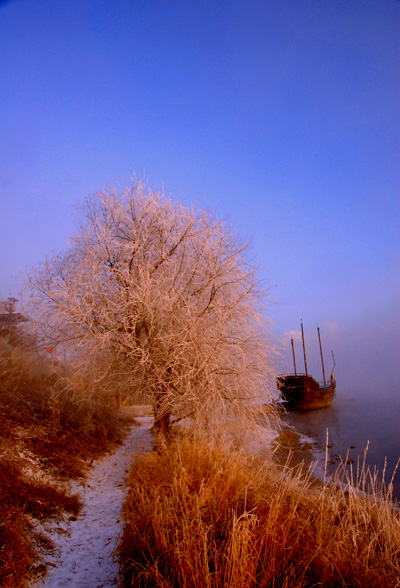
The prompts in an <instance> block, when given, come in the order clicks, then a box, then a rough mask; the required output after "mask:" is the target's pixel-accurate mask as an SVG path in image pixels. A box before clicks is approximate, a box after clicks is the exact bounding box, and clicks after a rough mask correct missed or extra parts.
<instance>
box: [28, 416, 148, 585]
mask: <svg viewBox="0 0 400 588" xmlns="http://www.w3.org/2000/svg"><path fill="white" fill-rule="evenodd" d="M137 421H138V422H140V424H141V426H140V427H132V429H131V432H130V434H129V435H128V437H127V438H126V440H125V441H124V444H123V445H121V446H120V447H119V448H118V449H117V451H116V452H115V453H113V454H111V455H108V456H106V457H105V458H103V459H102V460H99V461H97V462H96V463H95V465H94V467H93V469H92V470H91V472H90V473H89V474H88V476H87V478H86V479H85V481H84V482H83V483H81V484H80V483H78V482H75V483H73V484H72V485H71V491H72V492H77V493H79V494H80V495H81V497H82V501H83V508H82V510H81V512H80V514H79V516H78V518H77V519H76V520H68V519H67V520H65V521H64V522H62V523H59V524H58V526H57V530H54V531H53V533H51V535H50V537H51V539H52V541H53V543H54V545H55V553H54V556H51V557H48V559H47V561H46V564H48V569H49V572H48V575H47V576H46V577H45V578H44V580H41V581H39V582H38V583H36V584H35V585H34V586H32V588H64V587H68V588H111V587H113V586H118V580H119V572H118V564H117V562H115V561H114V559H113V555H112V552H113V550H114V549H115V547H116V545H117V542H118V539H119V537H120V536H121V535H122V527H123V520H122V516H121V508H122V503H123V500H124V496H125V487H124V480H125V478H126V476H127V474H128V471H129V468H130V465H131V463H132V456H133V455H134V454H135V453H138V452H140V451H141V450H144V451H146V450H149V449H151V447H152V445H153V437H152V435H151V432H150V428H151V426H152V424H153V419H151V418H148V417H144V418H140V419H137Z"/></svg>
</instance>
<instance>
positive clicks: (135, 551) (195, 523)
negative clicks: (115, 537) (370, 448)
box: [118, 439, 400, 588]
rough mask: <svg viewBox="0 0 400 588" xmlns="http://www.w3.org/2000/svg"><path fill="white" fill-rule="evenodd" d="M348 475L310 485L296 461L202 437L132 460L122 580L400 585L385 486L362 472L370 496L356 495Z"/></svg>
mask: <svg viewBox="0 0 400 588" xmlns="http://www.w3.org/2000/svg"><path fill="white" fill-rule="evenodd" d="M346 475H347V474H346V471H345V470H344V471H343V472H342V473H341V474H340V473H338V479H337V480H336V483H334V484H329V485H328V484H327V483H325V484H318V483H316V482H315V481H314V480H313V479H312V477H311V476H310V475H309V474H307V473H305V472H304V471H302V470H301V468H297V469H295V470H293V469H291V468H289V467H288V466H287V465H286V466H285V467H283V468H278V467H276V466H275V465H274V464H273V463H272V461H270V460H264V461H261V460H260V459H259V458H256V457H251V456H249V455H248V454H246V453H245V452H243V451H237V450H233V447H230V446H222V445H220V444H218V442H210V441H206V440H202V441H201V442H200V441H199V440H197V441H195V440H193V439H192V440H190V439H183V440H182V439H181V440H177V441H175V442H174V443H172V445H171V446H170V447H168V448H167V449H166V450H165V451H164V452H163V453H161V454H156V453H151V454H148V455H145V456H142V457H139V458H137V459H136V461H135V463H134V466H133V467H132V470H131V473H130V476H129V493H128V497H127V499H126V503H125V507H124V514H125V520H126V524H125V530H124V534H123V537H122V539H121V542H120V545H119V550H118V553H119V557H120V561H121V564H122V567H123V570H124V577H125V586H126V587H128V586H138V587H145V586H146V587H163V588H166V587H167V586H168V587H170V586H176V587H181V586H182V587H185V588H191V587H195V586H196V587H199V586H201V587H203V586H204V587H207V588H217V587H218V588H220V587H221V588H222V587H224V588H225V587H226V588H228V587H230V588H253V587H284V586H287V587H289V586H290V587H300V586H301V587H310V588H311V586H313V587H314V586H326V587H334V586H343V587H344V586H355V587H356V586H357V587H358V586H359V587H361V586H362V587H365V588H367V587H368V588H373V587H379V588H381V587H388V588H389V587H392V588H393V587H394V586H396V585H399V584H398V582H399V580H400V519H399V514H398V513H396V512H394V511H393V509H392V505H391V502H390V491H389V492H386V493H385V492H384V491H383V490H382V488H378V484H377V482H376V480H374V479H373V477H372V479H371V477H369V473H368V472H367V471H365V470H364V473H363V476H361V478H360V479H359V480H358V484H359V487H362V486H363V485H364V487H366V485H367V481H369V486H370V487H369V495H368V496H367V495H366V494H365V493H364V494H362V493H361V495H360V492H359V491H356V490H355V489H353V488H350V487H349V486H348V484H347V482H349V481H350V480H346V479H345V476H346ZM353 481H354V480H353ZM339 482H340V484H339Z"/></svg>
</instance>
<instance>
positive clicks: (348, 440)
mask: <svg viewBox="0 0 400 588" xmlns="http://www.w3.org/2000/svg"><path fill="white" fill-rule="evenodd" d="M283 420H284V421H285V422H286V423H288V424H290V425H291V426H293V427H294V428H295V429H296V430H297V431H298V432H299V433H301V434H303V435H306V436H307V437H310V438H311V439H314V440H315V441H316V442H317V444H318V446H320V448H321V450H322V451H323V452H324V451H325V447H326V432H327V429H328V444H329V449H328V464H329V465H328V471H330V472H332V471H333V469H334V468H335V467H337V464H339V463H340V460H341V459H346V457H347V456H348V458H349V459H350V460H352V461H353V464H354V465H353V468H356V464H357V459H358V458H359V459H360V460H361V463H362V461H363V458H364V452H365V449H366V447H367V445H368V451H367V453H366V464H367V465H369V466H370V469H371V470H372V471H373V470H374V468H376V469H378V470H379V471H380V472H382V471H383V469H384V467H385V461H386V463H387V465H386V476H385V480H386V483H387V482H389V480H390V479H391V477H392V474H393V472H394V470H395V468H396V464H397V462H398V460H399V458H400V395H396V394H385V393H381V394H376V395H371V394H366V395H364V394H363V391H362V390H360V391H359V393H353V394H349V393H343V394H341V393H340V390H339V392H337V393H336V397H335V399H334V401H333V404H332V406H331V407H329V408H323V409H319V410H313V411H310V412H298V411H292V412H289V413H288V414H286V415H284V417H283ZM393 497H394V498H396V499H397V500H398V501H400V468H399V469H398V470H397V473H396V475H395V477H394V483H393Z"/></svg>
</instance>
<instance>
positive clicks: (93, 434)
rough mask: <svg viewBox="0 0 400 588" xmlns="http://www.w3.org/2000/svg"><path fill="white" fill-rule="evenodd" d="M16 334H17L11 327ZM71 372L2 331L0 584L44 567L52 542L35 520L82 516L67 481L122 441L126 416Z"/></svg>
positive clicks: (12, 583)
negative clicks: (87, 391) (91, 392)
mask: <svg viewBox="0 0 400 588" xmlns="http://www.w3.org/2000/svg"><path fill="white" fill-rule="evenodd" d="M11 335H12V333H11ZM72 380H73V379H72V378H71V377H70V375H69V373H68V370H67V369H66V368H65V367H63V366H59V365H52V364H51V363H50V362H49V361H46V360H45V359H43V358H42V357H41V356H40V355H39V354H38V352H37V350H36V349H35V347H34V346H33V345H31V344H30V345H28V344H27V342H26V340H25V339H22V340H21V338H20V337H18V338H17V337H16V336H15V334H14V336H13V337H11V336H10V334H8V336H7V334H6V336H3V337H0V430H1V437H0V586H2V587H7V588H19V587H21V586H24V584H25V582H26V580H27V578H28V577H30V576H31V575H32V573H33V572H34V571H35V569H36V570H41V568H42V567H43V566H41V564H40V562H39V554H40V553H41V551H43V549H44V548H46V549H49V548H50V547H51V546H50V545H49V544H48V541H46V539H45V538H44V536H43V535H41V534H40V533H39V532H36V531H35V519H36V520H44V519H47V518H57V517H60V516H61V515H62V513H63V512H65V511H67V512H70V513H71V514H72V515H76V514H77V512H78V511H79V508H80V502H79V499H78V497H77V496H71V495H70V494H69V493H68V492H67V490H66V488H65V486H64V485H63V483H62V482H63V481H67V480H68V479H70V478H73V477H78V476H82V475H84V473H85V471H86V469H87V467H88V465H89V463H90V461H91V460H92V459H94V458H96V457H98V456H99V455H100V454H102V453H104V452H106V451H107V450H109V449H110V448H111V447H112V446H113V445H115V444H116V443H118V442H120V441H121V440H122V438H123V435H124V429H125V427H126V420H125V421H124V420H123V419H122V418H121V417H120V416H119V415H118V414H117V411H116V407H115V406H112V405H110V404H109V403H108V404H107V403H106V401H105V399H104V398H101V397H100V396H99V395H98V396H97V398H96V397H92V398H88V397H87V396H86V395H85V393H84V388H83V383H82V382H81V387H80V388H79V386H77V385H76V383H74V384H72V383H71V382H72Z"/></svg>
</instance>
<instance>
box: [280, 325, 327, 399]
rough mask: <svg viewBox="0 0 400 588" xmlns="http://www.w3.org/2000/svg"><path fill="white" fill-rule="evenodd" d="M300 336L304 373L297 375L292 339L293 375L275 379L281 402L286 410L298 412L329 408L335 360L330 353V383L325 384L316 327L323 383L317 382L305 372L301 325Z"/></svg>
mask: <svg viewBox="0 0 400 588" xmlns="http://www.w3.org/2000/svg"><path fill="white" fill-rule="evenodd" d="M301 336H302V340H303V351H304V365H305V369H306V371H305V373H302V374H299V373H297V369H296V358H295V354H294V345H293V339H292V340H291V343H292V353H293V363H294V373H292V374H286V375H282V376H278V377H277V378H276V384H277V388H278V390H279V391H280V393H281V397H282V400H283V401H284V402H285V404H286V405H287V407H288V408H296V409H298V410H314V409H316V408H324V407H327V406H330V405H331V404H332V402H333V398H334V396H335V390H336V381H335V379H334V368H335V358H334V356H333V352H332V358H333V369H332V372H331V377H330V381H329V382H327V381H326V378H325V367H324V358H323V354H322V346H321V336H320V332H319V327H318V339H319V348H320V352H321V363H322V374H323V378H324V381H323V382H317V381H316V380H315V379H314V378H313V377H312V376H310V374H309V373H308V371H307V359H306V348H305V344H304V331H303V323H301Z"/></svg>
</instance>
